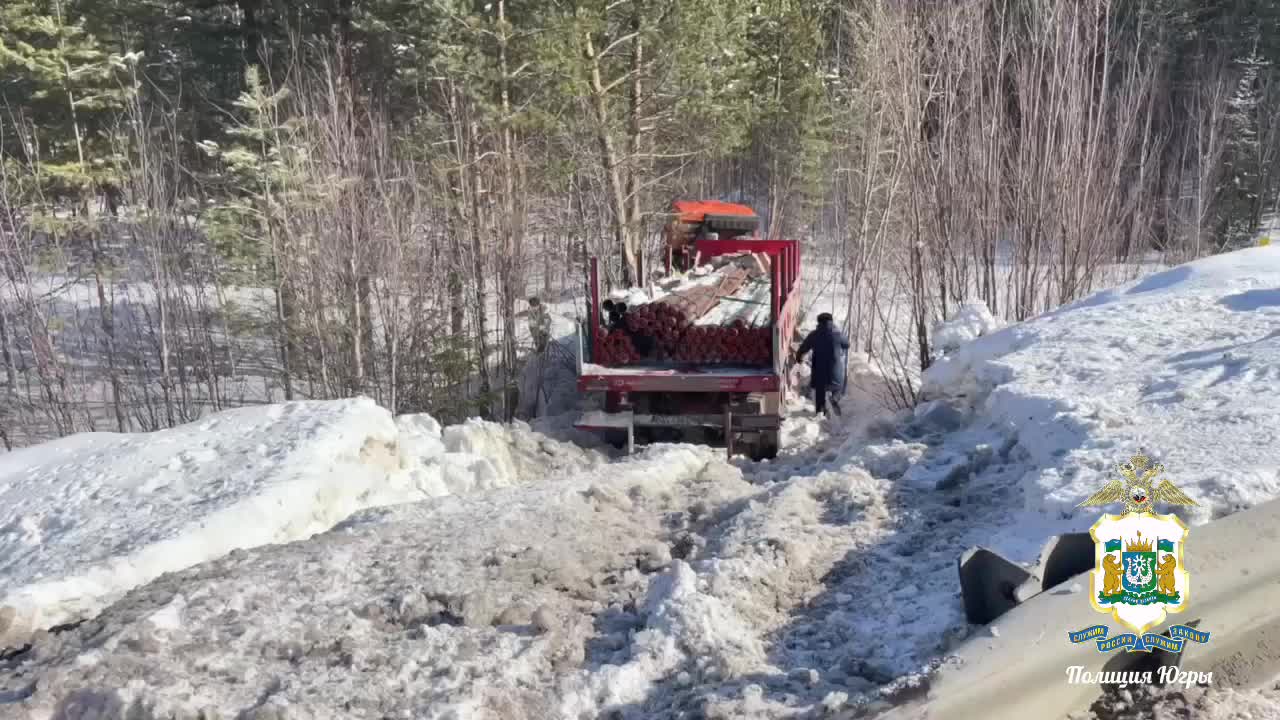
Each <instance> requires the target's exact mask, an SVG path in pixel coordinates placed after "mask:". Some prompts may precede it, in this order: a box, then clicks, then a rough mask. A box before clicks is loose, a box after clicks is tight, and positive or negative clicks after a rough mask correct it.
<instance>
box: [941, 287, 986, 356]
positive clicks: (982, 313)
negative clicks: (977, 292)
mask: <svg viewBox="0 0 1280 720" xmlns="http://www.w3.org/2000/svg"><path fill="white" fill-rule="evenodd" d="M1002 327H1004V323H1002V322H1001V321H1000V320H997V319H996V318H995V317H994V316H993V315H992V314H991V311H990V310H988V309H987V304H986V303H984V302H980V301H979V302H969V303H965V304H963V305H961V306H960V308H959V309H958V310H957V311H956V312H955V314H954V315H953V316H952V317H951V318H950V319H949V320H947V321H945V322H941V323H938V324H937V325H935V326H934V328H933V337H932V340H933V347H932V348H931V350H932V354H933V356H934V359H937V358H939V357H941V356H943V355H947V354H950V353H953V352H955V351H956V350H958V349H959V348H960V347H961V346H962V345H964V344H965V343H970V342H973V341H974V340H977V339H978V338H980V337H982V336H984V335H990V334H991V333H993V332H995V331H996V330H999V329H1000V328H1002Z"/></svg>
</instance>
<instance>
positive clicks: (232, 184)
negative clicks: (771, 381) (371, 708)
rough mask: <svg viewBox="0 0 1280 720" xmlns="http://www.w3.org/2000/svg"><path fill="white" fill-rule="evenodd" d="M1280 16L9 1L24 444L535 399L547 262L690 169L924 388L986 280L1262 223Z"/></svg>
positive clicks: (656, 215) (16, 365)
mask: <svg viewBox="0 0 1280 720" xmlns="http://www.w3.org/2000/svg"><path fill="white" fill-rule="evenodd" d="M1278 23H1280V2H1275V1H1274V0H947V1H946V2H923V1H918V2H912V1H910V0H756V1H750V0H537V1H536V2H509V1H508V0H475V1H474V2H468V1H465V0H366V1H364V2H356V0H295V1H292V2H285V1H284V0H229V1H223V0H128V1H126V2H118V1H109V0H5V2H4V3H3V4H2V5H0V364H2V365H3V369H2V370H0V445H2V446H3V447H5V448H13V447H18V446H23V445H28V444H31V443H33V442H38V441H40V440H43V439H48V438H50V437H58V436H63V435H67V434H71V433H75V432H82V431H91V430H97V431H138V430H155V429H160V428H165V427H171V426H173V425H176V424H180V423H183V422H187V421H190V420H192V419H194V418H197V417H200V416H201V415H203V414H205V413H207V412H209V411H211V410H220V409H225V408H229V407H235V406H238V405H244V404H250V403H261V402H273V401H280V400H285V399H307V398H334V397H347V396H352V395H359V394H363V395H368V396H370V397H372V398H374V399H376V400H377V401H378V402H379V403H381V404H382V405H384V406H386V407H388V408H389V409H391V410H392V411H393V412H395V413H407V412H430V413H432V414H434V415H436V416H437V417H439V418H440V419H442V420H445V421H456V420H458V419H461V418H466V417H470V416H481V417H486V418H492V419H499V420H502V419H510V418H513V417H517V416H518V415H520V414H521V412H522V410H521V408H522V406H523V405H527V398H525V402H522V399H521V398H520V397H519V386H520V382H519V381H520V377H521V372H522V367H523V366H524V364H525V362H526V360H527V358H528V356H529V354H530V352H531V350H530V339H529V335H528V331H527V329H526V324H525V320H524V317H525V315H526V313H527V307H528V299H529V298H530V297H534V296H537V297H539V298H541V299H543V300H544V301H546V302H551V303H572V302H575V298H581V297H583V295H584V288H585V285H586V279H585V274H584V273H585V270H584V268H585V260H586V258H588V257H590V256H598V257H600V258H601V259H602V261H604V262H603V264H604V267H605V268H606V271H605V275H606V281H607V283H608V284H609V285H610V286H612V287H618V286H628V285H634V284H639V283H642V282H644V281H645V280H646V279H647V277H646V276H645V275H644V274H643V273H644V272H645V271H644V269H643V268H644V265H646V264H648V265H653V262H652V261H648V262H646V259H652V258H656V257H658V256H659V247H660V231H661V228H662V226H663V224H664V223H665V222H666V221H667V220H668V218H669V216H668V214H667V213H668V212H669V209H670V206H671V202H672V201H673V200H675V199H681V198H691V199H700V198H717V199H722V200H730V201H735V202H743V203H746V204H749V205H751V206H752V207H753V208H754V209H755V210H756V212H757V213H759V214H760V215H761V217H762V226H763V228H762V230H763V232H762V234H764V235H767V236H771V237H793V238H799V239H801V240H802V241H803V243H804V247H805V251H804V252H805V261H806V263H807V268H808V269H807V271H806V273H807V274H806V282H807V283H809V289H808V290H807V292H808V293H809V294H810V295H812V296H813V297H814V298H817V297H819V296H823V297H839V298H840V300H839V305H840V306H839V307H834V308H827V309H829V310H833V311H834V312H835V314H836V318H837V321H838V322H839V323H840V324H841V325H842V326H843V327H845V328H846V330H847V331H848V333H849V335H850V337H851V338H852V340H853V342H854V344H855V345H856V346H857V348H858V349H859V350H860V351H861V352H864V353H866V354H867V355H868V357H869V358H870V359H871V360H872V361H873V362H875V363H877V364H878V365H880V366H881V367H882V368H883V369H884V370H885V372H886V374H887V375H889V376H890V377H892V378H894V382H893V383H892V385H891V387H889V388H887V389H886V397H885V401H886V403H889V404H892V405H897V406H908V405H910V404H911V403H912V402H914V401H915V400H916V399H917V393H918V383H917V380H916V378H917V377H918V374H919V371H920V370H921V369H922V368H924V367H927V366H928V364H929V362H930V361H931V357H932V356H931V349H930V333H931V331H932V327H933V325H934V324H935V323H936V322H937V321H939V320H941V319H943V318H946V317H949V316H950V315H951V314H952V313H954V312H955V310H956V309H957V308H958V307H959V306H960V305H961V304H963V303H965V302H969V301H982V302H984V303H985V304H986V305H987V306H988V307H989V308H990V309H991V310H992V311H993V312H994V313H995V314H997V315H998V316H1000V317H1002V318H1005V319H1007V320H1009V321H1018V320H1022V319H1026V318H1028V317H1031V316H1034V315H1037V314H1039V313H1042V312H1045V311H1047V310H1050V309H1052V308H1055V307H1057V306H1060V305H1062V304H1064V303H1069V302H1072V301H1074V300H1077V299H1079V298H1081V297H1083V296H1085V295H1087V294H1089V293H1090V292H1093V291H1095V290H1098V289H1100V287H1103V286H1105V285H1106V284H1108V283H1112V282H1114V281H1115V280H1116V279H1117V278H1120V277H1122V276H1123V274H1124V273H1125V272H1126V268H1132V267H1134V266H1135V265H1140V264H1144V263H1145V264H1152V263H1156V264H1160V263H1163V264H1169V263H1176V262H1183V261H1185V260H1188V259H1191V258H1194V257H1198V256H1202V255H1206V254H1210V253H1215V252H1221V251H1224V250H1229V249H1233V248H1238V247H1241V246H1244V245H1248V244H1252V243H1255V242H1256V241H1257V238H1258V237H1259V235H1260V234H1261V233H1262V232H1264V230H1265V228H1266V225H1267V223H1268V222H1269V220H1270V216H1271V214H1272V212H1273V211H1274V209H1275V206H1276V200H1277V196H1278V195H1280V177H1277V172H1276V171H1275V170H1274V169H1273V168H1275V167H1276V154H1277V152H1278V151H1280V82H1277V80H1278V79H1280V76H1278V75H1277V72H1276V61H1277V60H1280V33H1276V32H1274V29H1275V28H1277V27H1280V24H1278ZM834 288H838V289H839V291H838V292H836V291H835V290H834ZM824 293H825V295H823V294H824ZM832 293H835V294H834V295H833V294H832ZM577 302H578V304H581V301H580V300H578V301H577ZM584 312H585V308H579V313H584ZM551 352H552V353H553V354H556V353H558V354H557V355H556V356H555V357H554V358H552V359H551V361H553V362H561V363H570V362H572V358H569V357H567V356H564V355H565V350H564V348H563V347H562V346H555V347H554V348H553V350H552V351H551Z"/></svg>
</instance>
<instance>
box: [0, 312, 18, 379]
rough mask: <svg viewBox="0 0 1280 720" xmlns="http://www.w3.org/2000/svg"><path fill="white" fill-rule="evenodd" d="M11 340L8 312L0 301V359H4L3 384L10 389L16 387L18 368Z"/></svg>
mask: <svg viewBox="0 0 1280 720" xmlns="http://www.w3.org/2000/svg"><path fill="white" fill-rule="evenodd" d="M12 347H13V345H12V341H11V340H10V339H9V313H8V311H7V310H6V309H5V306H4V304H3V303H0V360H3V361H4V377H5V385H6V386H7V387H9V389H11V390H16V389H17V388H18V368H17V365H16V364H15V363H14V361H13V351H12V349H11V348H12Z"/></svg>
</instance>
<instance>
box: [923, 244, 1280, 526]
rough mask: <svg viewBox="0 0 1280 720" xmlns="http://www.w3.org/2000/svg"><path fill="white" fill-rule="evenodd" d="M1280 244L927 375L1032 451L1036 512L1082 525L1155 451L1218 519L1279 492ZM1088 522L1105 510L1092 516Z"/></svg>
mask: <svg viewBox="0 0 1280 720" xmlns="http://www.w3.org/2000/svg"><path fill="white" fill-rule="evenodd" d="M1277 328H1280V248H1277V247H1263V248H1252V249H1248V250H1242V251H1239V252H1234V253H1228V254H1224V255H1219V256H1215V257H1211V258H1207V259H1204V260H1200V261H1196V262H1193V263H1189V264H1187V265H1182V266H1179V267H1175V268H1172V269H1169V270H1166V271H1163V272H1160V273H1156V274H1154V275H1151V276H1149V277H1147V278H1146V279H1144V280H1142V281H1140V282H1137V283H1133V284H1130V285H1127V286H1122V287H1120V288H1117V289H1113V290H1108V291H1105V292H1101V293H1098V294H1096V295H1093V296H1091V297H1089V298H1086V299H1084V300H1082V301H1080V302H1077V303H1075V304H1073V305H1070V306H1066V307H1064V308H1061V309H1059V310H1057V311H1055V312H1052V313H1049V314H1047V315H1045V316H1042V317H1040V318H1036V319H1034V320H1032V321H1029V322H1027V323H1024V324H1022V325H1019V326H1015V327H1012V328H1008V329H1005V330H1003V331H1000V332H996V333H994V334H991V335H987V336H984V337H980V338H978V339H977V340H976V341H974V342H972V343H971V344H969V345H967V346H964V347H962V348H960V349H959V350H957V351H956V352H954V353H953V354H951V355H948V356H946V357H943V358H941V359H940V360H939V361H938V362H937V363H936V364H935V365H934V366H933V367H931V368H930V369H929V370H928V371H927V372H926V373H925V377H924V388H923V391H924V394H925V396H926V397H927V398H935V399H939V398H940V399H945V400H947V401H948V402H959V403H962V404H964V405H965V406H971V407H973V408H974V409H975V410H977V411H978V413H979V417H978V418H977V422H978V423H980V424H984V425H987V426H990V427H998V428H1002V429H1003V430H1004V432H1006V433H1007V434H1009V435H1010V436H1011V437H1016V441H1017V446H1018V450H1017V452H1019V453H1021V454H1023V455H1025V460H1026V465H1027V472H1026V473H1025V475H1024V476H1023V478H1022V490H1023V501H1024V505H1025V507H1026V508H1027V509H1029V510H1033V511H1047V512H1051V513H1056V514H1060V515H1062V516H1064V517H1069V516H1072V514H1073V511H1074V506H1075V504H1076V503H1078V502H1080V500H1081V499H1082V498H1084V497H1086V496H1088V495H1089V494H1091V493H1093V492H1095V491H1096V490H1097V489H1099V488H1101V487H1102V486H1103V485H1104V484H1105V483H1106V482H1107V481H1108V479H1109V477H1108V474H1109V472H1110V469H1111V468H1112V467H1113V466H1114V464H1115V463H1116V462H1119V461H1121V460H1122V459H1124V458H1125V457H1126V456H1127V455H1129V454H1131V453H1134V452H1137V451H1139V450H1140V449H1145V452H1147V453H1149V454H1151V455H1152V456H1154V457H1156V458H1157V459H1158V460H1160V461H1161V462H1163V463H1165V465H1166V467H1167V468H1168V470H1167V476H1168V478H1169V479H1170V480H1172V481H1173V482H1175V483H1176V484H1177V485H1178V486H1179V487H1181V488H1182V489H1184V490H1185V491H1186V492H1188V493H1189V494H1190V495H1191V496H1192V497H1194V498H1196V499H1198V500H1199V502H1200V504H1201V506H1200V507H1198V508H1191V509H1187V510H1183V509H1176V510H1177V511H1178V512H1179V514H1183V515H1184V517H1186V518H1187V519H1189V520H1191V521H1192V522H1195V523H1200V522H1204V521H1207V520H1208V519H1210V518H1211V517H1215V516H1220V515H1223V514H1226V513H1230V512H1233V511H1235V510H1238V509H1242V508H1245V507H1249V506H1252V505H1255V504H1257V503H1259V502H1261V501H1263V500H1266V499H1269V498H1272V497H1275V496H1277V495H1280V460H1277V459H1276V457H1275V453H1274V452H1273V451H1272V449H1271V444H1272V442H1273V437H1274V428H1275V427H1276V426H1277V421H1278V420H1280V394H1277V393H1276V381H1277V380H1278V379H1280V330H1277ZM1089 514H1090V515H1092V514H1096V513H1094V511H1092V510H1091V511H1089Z"/></svg>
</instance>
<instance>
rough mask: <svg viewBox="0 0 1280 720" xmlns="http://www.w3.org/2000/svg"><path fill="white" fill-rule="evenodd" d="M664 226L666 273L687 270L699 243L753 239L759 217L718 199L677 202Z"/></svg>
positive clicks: (742, 206) (744, 206) (749, 209)
mask: <svg viewBox="0 0 1280 720" xmlns="http://www.w3.org/2000/svg"><path fill="white" fill-rule="evenodd" d="M672 214H673V215H674V216H675V217H673V218H672V219H671V222H669V223H667V227H666V232H665V235H666V239H667V272H668V273H670V272H671V271H672V270H673V269H675V270H680V271H684V270H688V269H689V268H691V267H692V266H693V264H694V263H695V261H696V259H697V253H698V249H697V244H698V241H699V240H711V239H720V240H728V239H732V238H740V237H745V236H748V235H749V236H751V237H755V233H756V230H757V229H758V228H759V227H760V218H759V217H758V216H757V215H756V214H755V212H754V211H753V210H752V209H751V208H749V207H747V206H746V205H737V204H735V203H727V202H720V201H719V200H677V201H675V202H674V203H672Z"/></svg>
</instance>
